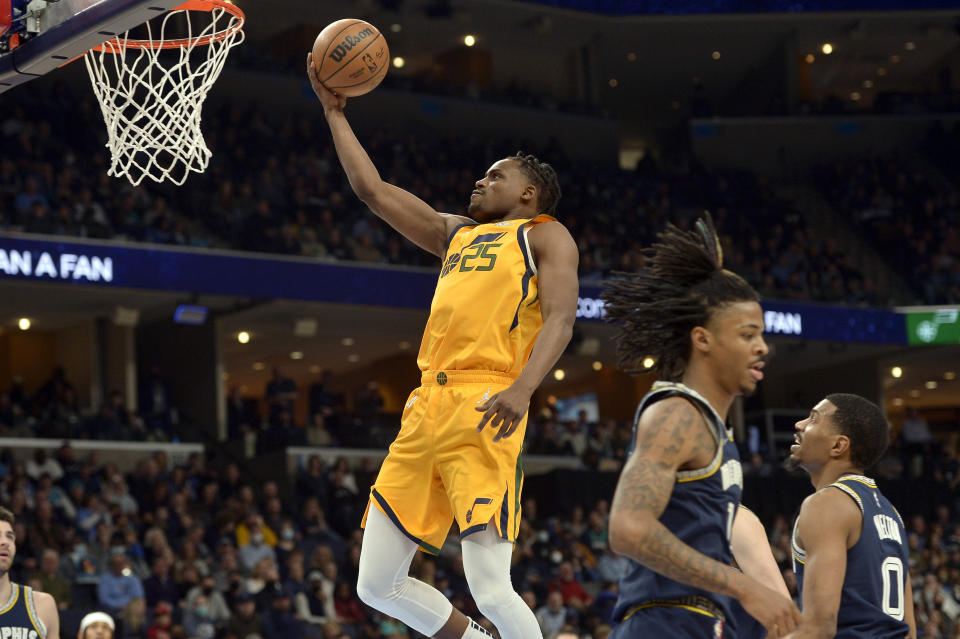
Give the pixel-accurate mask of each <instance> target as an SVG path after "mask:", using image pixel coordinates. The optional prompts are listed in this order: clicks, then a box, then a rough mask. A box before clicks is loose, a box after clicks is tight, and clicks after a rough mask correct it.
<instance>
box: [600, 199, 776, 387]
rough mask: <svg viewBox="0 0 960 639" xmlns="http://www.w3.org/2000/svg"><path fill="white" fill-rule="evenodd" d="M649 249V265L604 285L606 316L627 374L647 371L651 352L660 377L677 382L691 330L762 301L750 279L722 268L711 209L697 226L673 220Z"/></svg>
mask: <svg viewBox="0 0 960 639" xmlns="http://www.w3.org/2000/svg"><path fill="white" fill-rule="evenodd" d="M657 240H658V241H657V242H656V243H654V244H653V246H652V247H650V248H648V249H646V250H645V252H644V253H645V255H646V257H647V258H648V267H647V268H646V269H644V270H641V271H639V272H637V273H619V274H617V275H618V277H616V278H615V279H611V280H610V281H608V282H607V283H606V285H605V290H604V293H603V299H604V301H605V302H606V307H605V310H606V317H607V321H609V322H612V323H614V324H617V325H618V326H619V327H620V332H619V333H618V335H617V337H616V342H617V352H618V354H619V360H620V361H619V364H620V367H621V368H622V369H623V370H624V371H626V372H628V373H639V372H644V371H646V370H647V367H645V366H644V365H643V364H642V361H643V360H644V358H647V357H653V358H655V360H656V363H655V364H654V366H653V369H654V372H655V373H656V374H657V375H658V376H659V377H660V379H665V380H671V381H677V380H679V379H680V378H681V377H682V376H683V372H684V369H685V368H686V366H687V363H688V361H689V359H690V351H691V347H692V345H691V341H690V331H692V330H693V329H694V328H695V327H697V326H705V325H706V324H707V321H708V320H709V319H710V317H711V316H712V315H713V314H714V313H715V312H716V311H717V310H719V309H720V308H722V307H723V306H725V305H727V304H731V303H736V302H744V301H759V299H760V296H759V295H758V294H757V292H756V291H755V290H753V288H752V287H751V286H750V285H749V284H747V282H746V281H745V280H744V279H743V278H742V277H740V276H739V275H736V274H735V273H731V272H730V271H727V270H724V269H723V249H722V248H721V247H720V238H719V237H718V236H717V231H716V229H715V228H714V226H713V219H712V218H711V217H710V213H708V212H706V213H705V215H704V216H703V217H702V218H700V219H698V220H697V221H696V224H695V225H694V230H691V231H683V230H681V229H679V228H677V227H676V226H674V225H673V224H668V225H667V228H666V230H664V231H663V232H662V233H659V234H658V235H657Z"/></svg>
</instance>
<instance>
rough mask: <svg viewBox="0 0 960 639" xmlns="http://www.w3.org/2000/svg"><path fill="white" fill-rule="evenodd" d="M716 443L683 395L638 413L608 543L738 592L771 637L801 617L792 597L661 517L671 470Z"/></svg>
mask: <svg viewBox="0 0 960 639" xmlns="http://www.w3.org/2000/svg"><path fill="white" fill-rule="evenodd" d="M716 446H717V444H716V440H715V439H714V438H713V436H712V435H711V433H710V432H709V430H708V429H707V425H706V424H705V423H704V421H703V417H702V416H701V414H700V412H699V411H697V409H696V408H695V407H694V406H693V405H692V404H690V402H688V401H686V400H684V399H681V398H668V399H665V400H663V401H661V402H658V403H656V404H654V405H653V406H651V407H650V408H649V409H647V410H646V411H644V412H643V414H642V415H641V417H640V423H639V424H638V426H637V435H636V442H635V449H634V451H633V454H631V456H630V459H628V460H627V463H626V465H625V466H624V468H623V472H622V473H621V475H620V479H619V481H618V482H617V489H616V492H615V493H614V496H613V504H612V506H611V510H610V547H611V548H612V549H613V550H614V551H615V552H618V553H620V554H621V555H626V556H627V557H630V558H631V559H633V560H634V561H637V562H639V563H641V564H643V565H645V566H647V567H649V568H650V569H652V570H655V571H656V572H658V573H660V574H662V575H664V576H666V577H669V578H670V579H673V580H675V581H679V582H681V583H685V584H689V585H691V586H695V587H697V588H703V589H704V590H709V591H711V592H716V593H719V594H724V595H728V596H732V597H736V598H737V599H739V600H740V602H741V603H742V604H743V607H744V608H745V609H746V610H747V612H749V613H750V614H751V615H753V616H754V617H755V618H756V619H757V620H758V621H760V623H762V624H763V625H764V626H765V627H766V628H767V632H768V633H769V636H770V637H781V636H783V635H784V634H786V633H789V632H791V631H792V630H793V629H794V628H796V626H797V623H798V622H799V619H800V614H799V612H798V611H797V609H796V606H794V605H793V602H791V601H790V600H789V599H787V598H786V597H784V596H783V595H781V594H780V593H778V592H776V591H774V590H771V589H770V588H767V587H765V586H763V585H761V584H759V583H758V582H756V581H755V580H753V579H751V578H750V577H748V576H746V575H745V574H743V573H741V572H740V571H739V570H737V569H735V568H733V567H732V566H727V565H724V564H722V563H720V562H719V561H716V560H715V559H712V558H710V557H708V556H706V555H704V554H703V553H701V552H698V551H697V550H694V549H693V548H691V547H690V546H688V545H687V544H685V543H683V542H682V541H680V539H678V538H677V536H676V535H674V534H673V533H672V532H670V530H669V529H667V527H666V526H664V525H663V524H662V523H661V522H660V516H661V515H662V514H663V511H664V510H665V509H666V507H667V503H668V502H669V501H670V495H671V494H672V492H673V486H674V482H675V481H676V474H677V470H678V469H680V467H681V466H683V465H685V464H688V463H691V462H694V461H695V460H702V459H712V458H713V455H714V452H715V450H716Z"/></svg>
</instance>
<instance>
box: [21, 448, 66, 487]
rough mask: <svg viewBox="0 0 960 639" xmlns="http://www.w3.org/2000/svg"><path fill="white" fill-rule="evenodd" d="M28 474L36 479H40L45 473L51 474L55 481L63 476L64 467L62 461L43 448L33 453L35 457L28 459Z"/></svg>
mask: <svg viewBox="0 0 960 639" xmlns="http://www.w3.org/2000/svg"><path fill="white" fill-rule="evenodd" d="M27 475H28V476H29V477H30V479H32V480H34V481H38V480H39V479H40V477H41V476H43V475H50V478H51V479H52V480H53V481H59V480H60V479H61V478H62V477H63V468H62V467H61V466H60V462H58V461H57V460H56V459H55V458H53V457H50V456H49V455H48V454H47V451H46V450H44V449H43V448H41V449H38V450H37V452H35V453H34V454H33V459H30V460H28V461H27Z"/></svg>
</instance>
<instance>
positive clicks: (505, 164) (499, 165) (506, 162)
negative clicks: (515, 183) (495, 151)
mask: <svg viewBox="0 0 960 639" xmlns="http://www.w3.org/2000/svg"><path fill="white" fill-rule="evenodd" d="M492 171H499V172H500V173H504V174H507V173H513V172H516V171H519V167H518V166H517V163H516V161H514V160H511V159H510V158H504V159H502V160H497V161H496V162H494V163H493V164H491V165H490V168H489V169H487V174H489V173H490V172H492Z"/></svg>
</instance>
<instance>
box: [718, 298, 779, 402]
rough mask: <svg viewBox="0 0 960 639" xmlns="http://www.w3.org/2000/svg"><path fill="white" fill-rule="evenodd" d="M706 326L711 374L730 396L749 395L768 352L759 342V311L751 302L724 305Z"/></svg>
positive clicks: (761, 336)
mask: <svg viewBox="0 0 960 639" xmlns="http://www.w3.org/2000/svg"><path fill="white" fill-rule="evenodd" d="M708 324H709V325H708V327H707V329H708V331H709V332H710V335H711V345H710V350H709V353H708V357H709V358H710V361H711V362H712V365H713V370H714V373H715V374H716V375H717V377H718V378H719V379H720V380H721V382H722V383H723V385H724V387H725V388H726V389H727V390H728V391H729V392H730V393H731V394H735V395H747V396H749V395H752V394H753V393H754V392H755V391H756V390H757V384H759V383H760V380H762V379H763V367H764V358H765V357H766V356H767V353H768V352H769V349H768V348H767V343H766V342H765V341H764V339H763V309H761V308H760V305H759V304H758V303H756V302H753V301H749V302H736V303H734V304H728V305H726V306H725V307H723V308H722V309H720V310H719V311H717V312H716V313H715V314H714V315H713V317H711V318H710V322H709V323H708Z"/></svg>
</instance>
